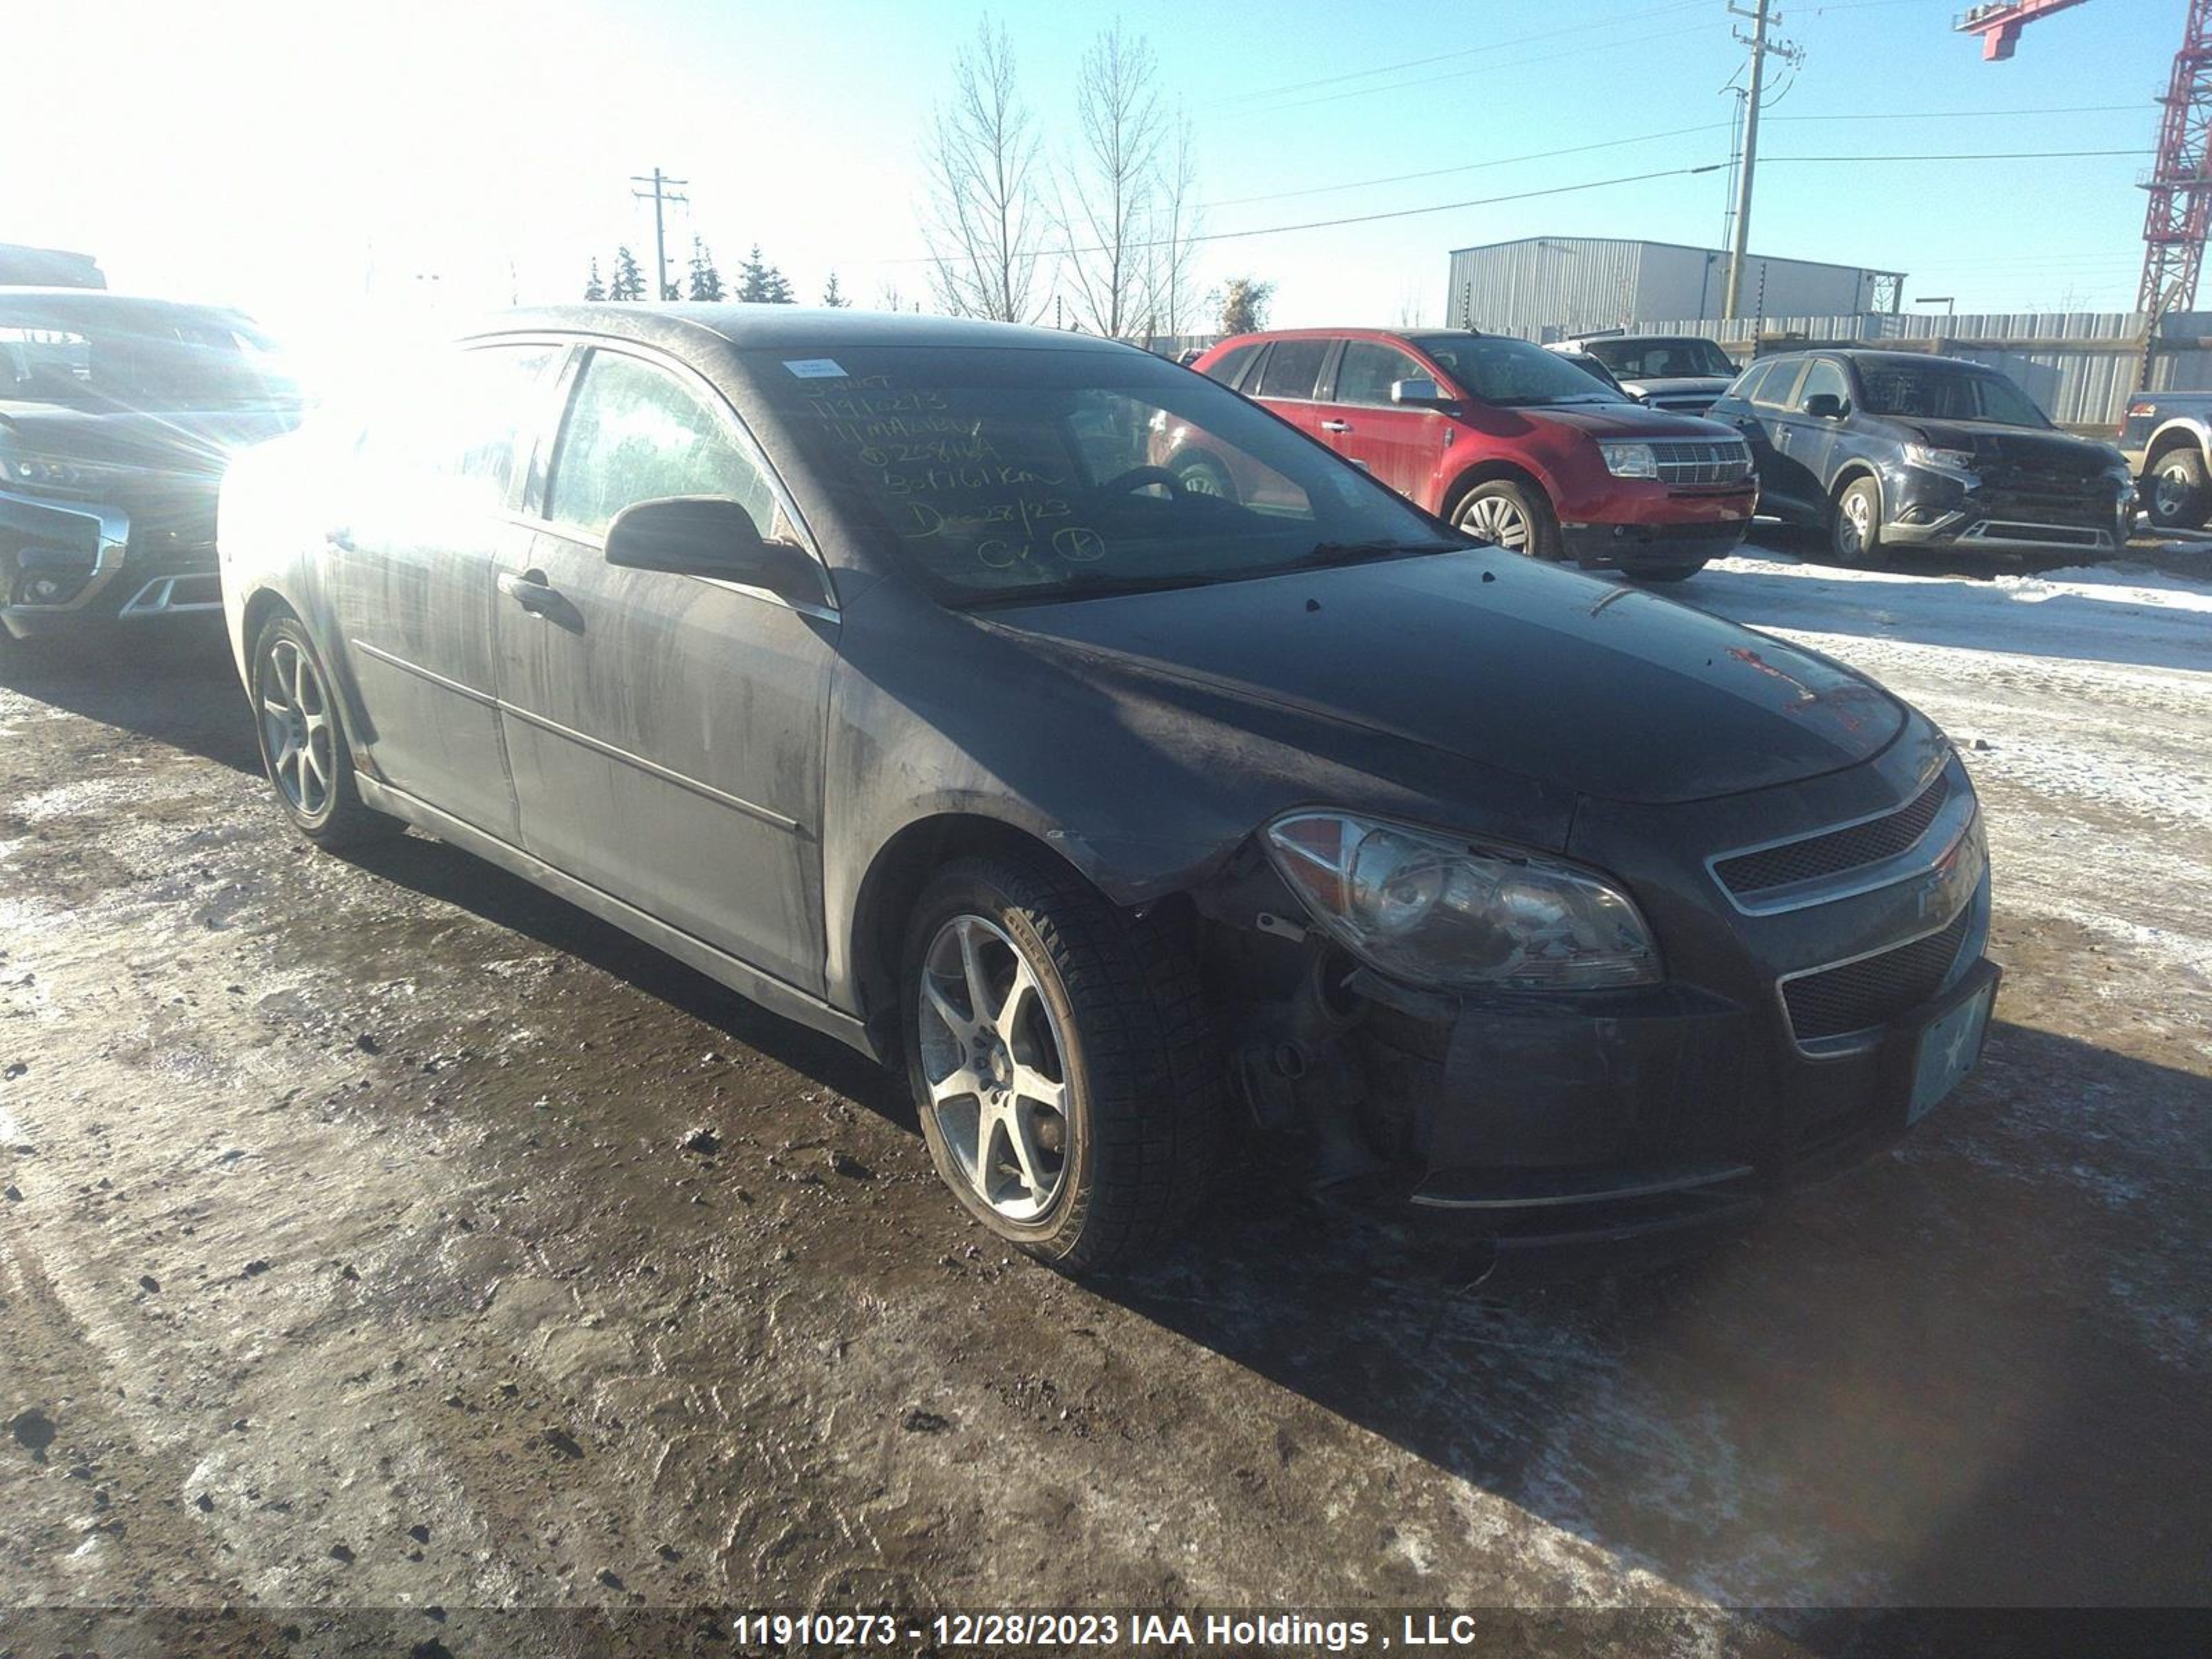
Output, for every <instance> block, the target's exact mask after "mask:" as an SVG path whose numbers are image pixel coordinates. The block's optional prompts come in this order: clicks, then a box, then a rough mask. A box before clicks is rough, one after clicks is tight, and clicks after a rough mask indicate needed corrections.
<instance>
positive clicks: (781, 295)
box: [738, 242, 799, 306]
mask: <svg viewBox="0 0 2212 1659" xmlns="http://www.w3.org/2000/svg"><path fill="white" fill-rule="evenodd" d="M738 299H740V300H743V301H744V302H745V303H746V304H748V305H757V306H788V305H796V304H797V303H798V299H799V296H798V295H795V294H793V292H792V291H791V279H790V278H789V277H787V276H785V275H784V274H783V273H782V272H781V271H780V270H777V269H776V268H775V266H774V265H772V264H768V263H766V262H765V261H763V259H762V258H761V251H760V244H759V243H758V242H755V243H754V244H753V251H752V252H750V254H748V255H746V256H745V262H744V264H741V265H739V266H738Z"/></svg>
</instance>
